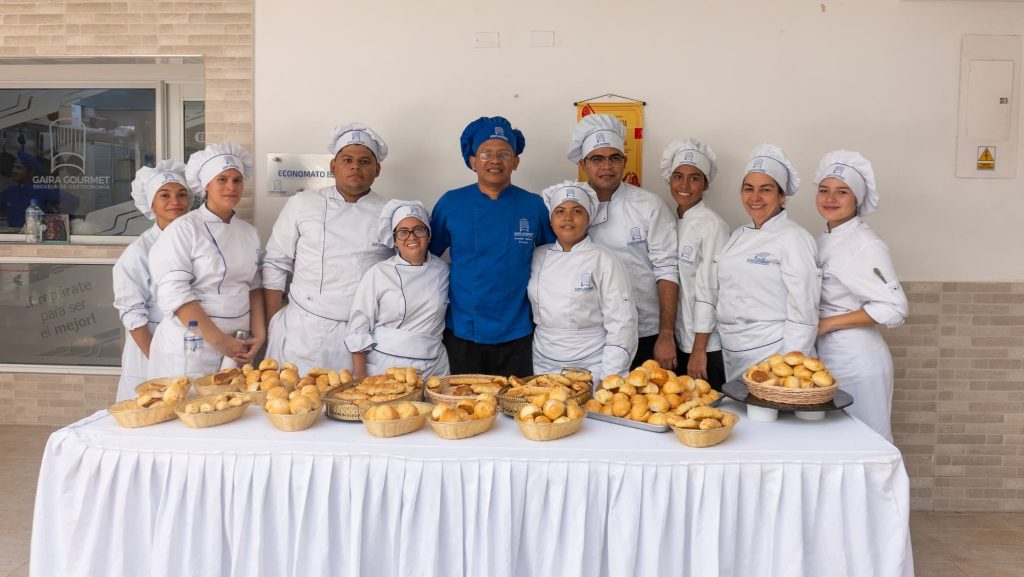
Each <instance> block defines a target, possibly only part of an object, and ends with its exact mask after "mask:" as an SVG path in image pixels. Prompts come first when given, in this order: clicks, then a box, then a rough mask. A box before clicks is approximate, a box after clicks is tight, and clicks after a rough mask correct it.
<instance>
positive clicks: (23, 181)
mask: <svg viewBox="0 0 1024 577" xmlns="http://www.w3.org/2000/svg"><path fill="white" fill-rule="evenodd" d="M69 62H70V63H69ZM202 77H203V67H202V60H201V59H200V58H196V57H166V58H165V57H153V58H150V57H138V58H84V59H52V60H50V59H17V58H11V59H0V240H5V241H20V240H21V239H22V236H21V234H20V232H21V228H22V226H23V224H24V221H25V209H26V208H27V207H28V205H29V203H30V201H31V199H33V198H35V199H36V200H37V201H38V204H39V205H40V207H41V208H42V209H43V211H44V212H50V213H59V214H67V215H68V216H69V217H70V219H71V222H70V224H71V235H72V236H71V241H72V242H76V241H79V242H118V243H120V242H129V241H130V240H131V238H125V239H124V240H123V241H118V240H116V239H117V237H120V236H124V237H133V236H137V235H139V234H141V233H142V232H143V231H145V230H146V229H147V228H149V227H150V226H151V225H152V224H151V223H150V221H149V220H147V219H146V218H145V217H144V216H142V214H140V213H139V212H138V210H136V208H135V204H134V202H133V201H132V198H131V182H132V180H134V178H135V172H136V171H137V170H138V169H139V168H141V167H142V166H154V165H155V163H156V162H157V161H159V160H160V159H163V158H176V159H178V160H182V161H184V160H186V159H187V158H188V155H189V154H191V153H192V152H194V151H196V150H199V149H202V148H203V147H204V146H205V143H204V138H203V137H204V134H205V107H204V102H203V84H202ZM104 239H110V240H109V241H105V240H104Z"/></svg>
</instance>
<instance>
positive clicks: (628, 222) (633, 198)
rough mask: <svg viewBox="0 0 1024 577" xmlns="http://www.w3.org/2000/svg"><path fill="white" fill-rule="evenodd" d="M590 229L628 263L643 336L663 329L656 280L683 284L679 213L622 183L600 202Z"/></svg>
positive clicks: (640, 331) (599, 239) (635, 188)
mask: <svg viewBox="0 0 1024 577" xmlns="http://www.w3.org/2000/svg"><path fill="white" fill-rule="evenodd" d="M588 233H589V235H590V237H591V238H592V239H594V242H596V243H597V244H599V245H601V246H603V247H605V248H606V249H608V250H610V251H611V253H612V254H613V255H615V256H616V257H617V258H618V259H619V260H620V261H621V262H622V264H623V265H625V267H626V273H627V274H628V275H629V280H630V282H631V284H632V286H633V298H634V303H635V305H636V310H637V318H638V321H637V322H638V331H639V334H640V336H641V337H649V336H651V335H656V334H658V328H659V326H658V324H659V323H658V320H659V319H658V313H659V311H660V310H661V307H660V305H659V303H658V287H657V281H659V280H667V281H672V282H674V283H676V284H679V270H678V268H677V267H676V242H677V241H676V219H675V215H674V214H672V212H671V211H670V210H669V208H668V206H667V205H666V204H665V202H664V201H662V200H661V198H659V197H658V196H657V195H655V194H654V193H653V192H649V191H647V190H644V189H642V188H639V187H636V186H633V185H631V184H627V183H625V182H623V183H622V184H621V185H619V188H618V189H616V191H615V192H614V193H613V194H612V198H611V200H609V201H608V202H602V203H601V206H600V207H599V208H598V211H597V215H596V216H595V217H594V218H593V221H592V222H591V223H590V229H589V231H588Z"/></svg>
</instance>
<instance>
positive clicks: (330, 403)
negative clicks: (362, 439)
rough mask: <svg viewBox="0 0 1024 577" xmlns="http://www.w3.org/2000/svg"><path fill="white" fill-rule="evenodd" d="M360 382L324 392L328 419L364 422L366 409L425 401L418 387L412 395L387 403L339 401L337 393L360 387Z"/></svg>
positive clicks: (358, 380)
mask: <svg viewBox="0 0 1024 577" xmlns="http://www.w3.org/2000/svg"><path fill="white" fill-rule="evenodd" d="M360 381H361V379H357V380H355V381H352V382H350V383H348V384H347V385H338V386H337V387H334V388H331V389H327V390H326V391H324V394H323V400H324V406H325V407H326V408H325V409H324V410H325V411H326V413H327V416H328V417H330V418H332V419H337V420H339V421H360V420H362V419H361V418H360V415H361V414H362V410H363V409H364V408H368V407H371V406H373V405H380V404H382V403H393V402H396V401H420V400H422V399H423V389H422V388H420V387H417V388H416V389H414V390H413V391H412V392H410V393H406V394H404V395H402V396H400V397H395V398H394V399H388V400H387V401H379V402H373V401H367V402H365V403H362V404H358V405H357V404H355V403H353V402H352V401H346V400H345V399H339V398H337V397H336V396H335V393H338V392H341V391H344V390H347V389H351V388H353V387H355V386H356V385H358V384H359V383H360Z"/></svg>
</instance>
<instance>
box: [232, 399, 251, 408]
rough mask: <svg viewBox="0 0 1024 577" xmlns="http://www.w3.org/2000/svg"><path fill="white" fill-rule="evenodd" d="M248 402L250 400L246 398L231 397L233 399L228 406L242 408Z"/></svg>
mask: <svg viewBox="0 0 1024 577" xmlns="http://www.w3.org/2000/svg"><path fill="white" fill-rule="evenodd" d="M247 401H248V399H246V398H245V397H231V399H230V400H229V401H228V406H231V407H240V406H242V405H244V404H245V403H246V402H247Z"/></svg>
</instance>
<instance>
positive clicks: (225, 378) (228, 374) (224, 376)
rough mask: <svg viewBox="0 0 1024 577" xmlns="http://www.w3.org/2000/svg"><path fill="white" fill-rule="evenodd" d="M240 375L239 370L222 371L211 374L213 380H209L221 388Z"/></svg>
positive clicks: (240, 371)
mask: <svg viewBox="0 0 1024 577" xmlns="http://www.w3.org/2000/svg"><path fill="white" fill-rule="evenodd" d="M241 374H242V370H241V369H234V368H232V369H223V370H220V371H217V372H216V373H213V378H212V379H211V380H212V381H213V384H214V385H217V386H221V385H226V384H228V383H230V382H231V381H232V380H234V378H235V377H237V376H238V375H241Z"/></svg>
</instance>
